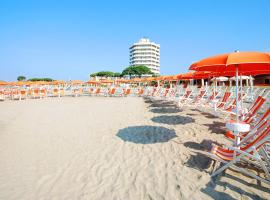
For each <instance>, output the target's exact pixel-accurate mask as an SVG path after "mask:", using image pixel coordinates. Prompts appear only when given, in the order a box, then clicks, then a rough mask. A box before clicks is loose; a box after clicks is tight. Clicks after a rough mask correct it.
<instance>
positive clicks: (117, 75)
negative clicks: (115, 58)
mask: <svg viewBox="0 0 270 200" xmlns="http://www.w3.org/2000/svg"><path fill="white" fill-rule="evenodd" d="M113 76H114V77H121V76H122V73H119V72H115V73H114V75H113Z"/></svg>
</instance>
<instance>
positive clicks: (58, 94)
mask: <svg viewBox="0 0 270 200" xmlns="http://www.w3.org/2000/svg"><path fill="white" fill-rule="evenodd" d="M53 96H54V97H60V91H59V89H58V88H54V89H53Z"/></svg>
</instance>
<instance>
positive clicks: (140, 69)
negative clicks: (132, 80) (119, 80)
mask: <svg viewBox="0 0 270 200" xmlns="http://www.w3.org/2000/svg"><path fill="white" fill-rule="evenodd" d="M143 74H153V73H152V72H151V70H150V69H149V68H148V67H146V66H130V67H127V68H126V69H124V70H123V72H122V75H137V76H139V77H141V76H142V75H143Z"/></svg>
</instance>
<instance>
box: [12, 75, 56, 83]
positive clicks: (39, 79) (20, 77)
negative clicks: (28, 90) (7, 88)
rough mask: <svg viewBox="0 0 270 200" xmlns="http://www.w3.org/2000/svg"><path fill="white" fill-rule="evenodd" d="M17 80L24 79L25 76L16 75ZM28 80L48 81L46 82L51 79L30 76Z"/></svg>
mask: <svg viewBox="0 0 270 200" xmlns="http://www.w3.org/2000/svg"><path fill="white" fill-rule="evenodd" d="M17 80H18V81H26V77H25V76H18V77H17ZM28 81H48V82H50V81H53V79H51V78H30V79H28Z"/></svg>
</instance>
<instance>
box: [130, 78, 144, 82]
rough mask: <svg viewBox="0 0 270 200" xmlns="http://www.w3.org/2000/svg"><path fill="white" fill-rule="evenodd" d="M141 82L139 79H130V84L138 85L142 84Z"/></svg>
mask: <svg viewBox="0 0 270 200" xmlns="http://www.w3.org/2000/svg"><path fill="white" fill-rule="evenodd" d="M142 81H143V79H141V78H133V79H130V82H132V83H140V82H142Z"/></svg>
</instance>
